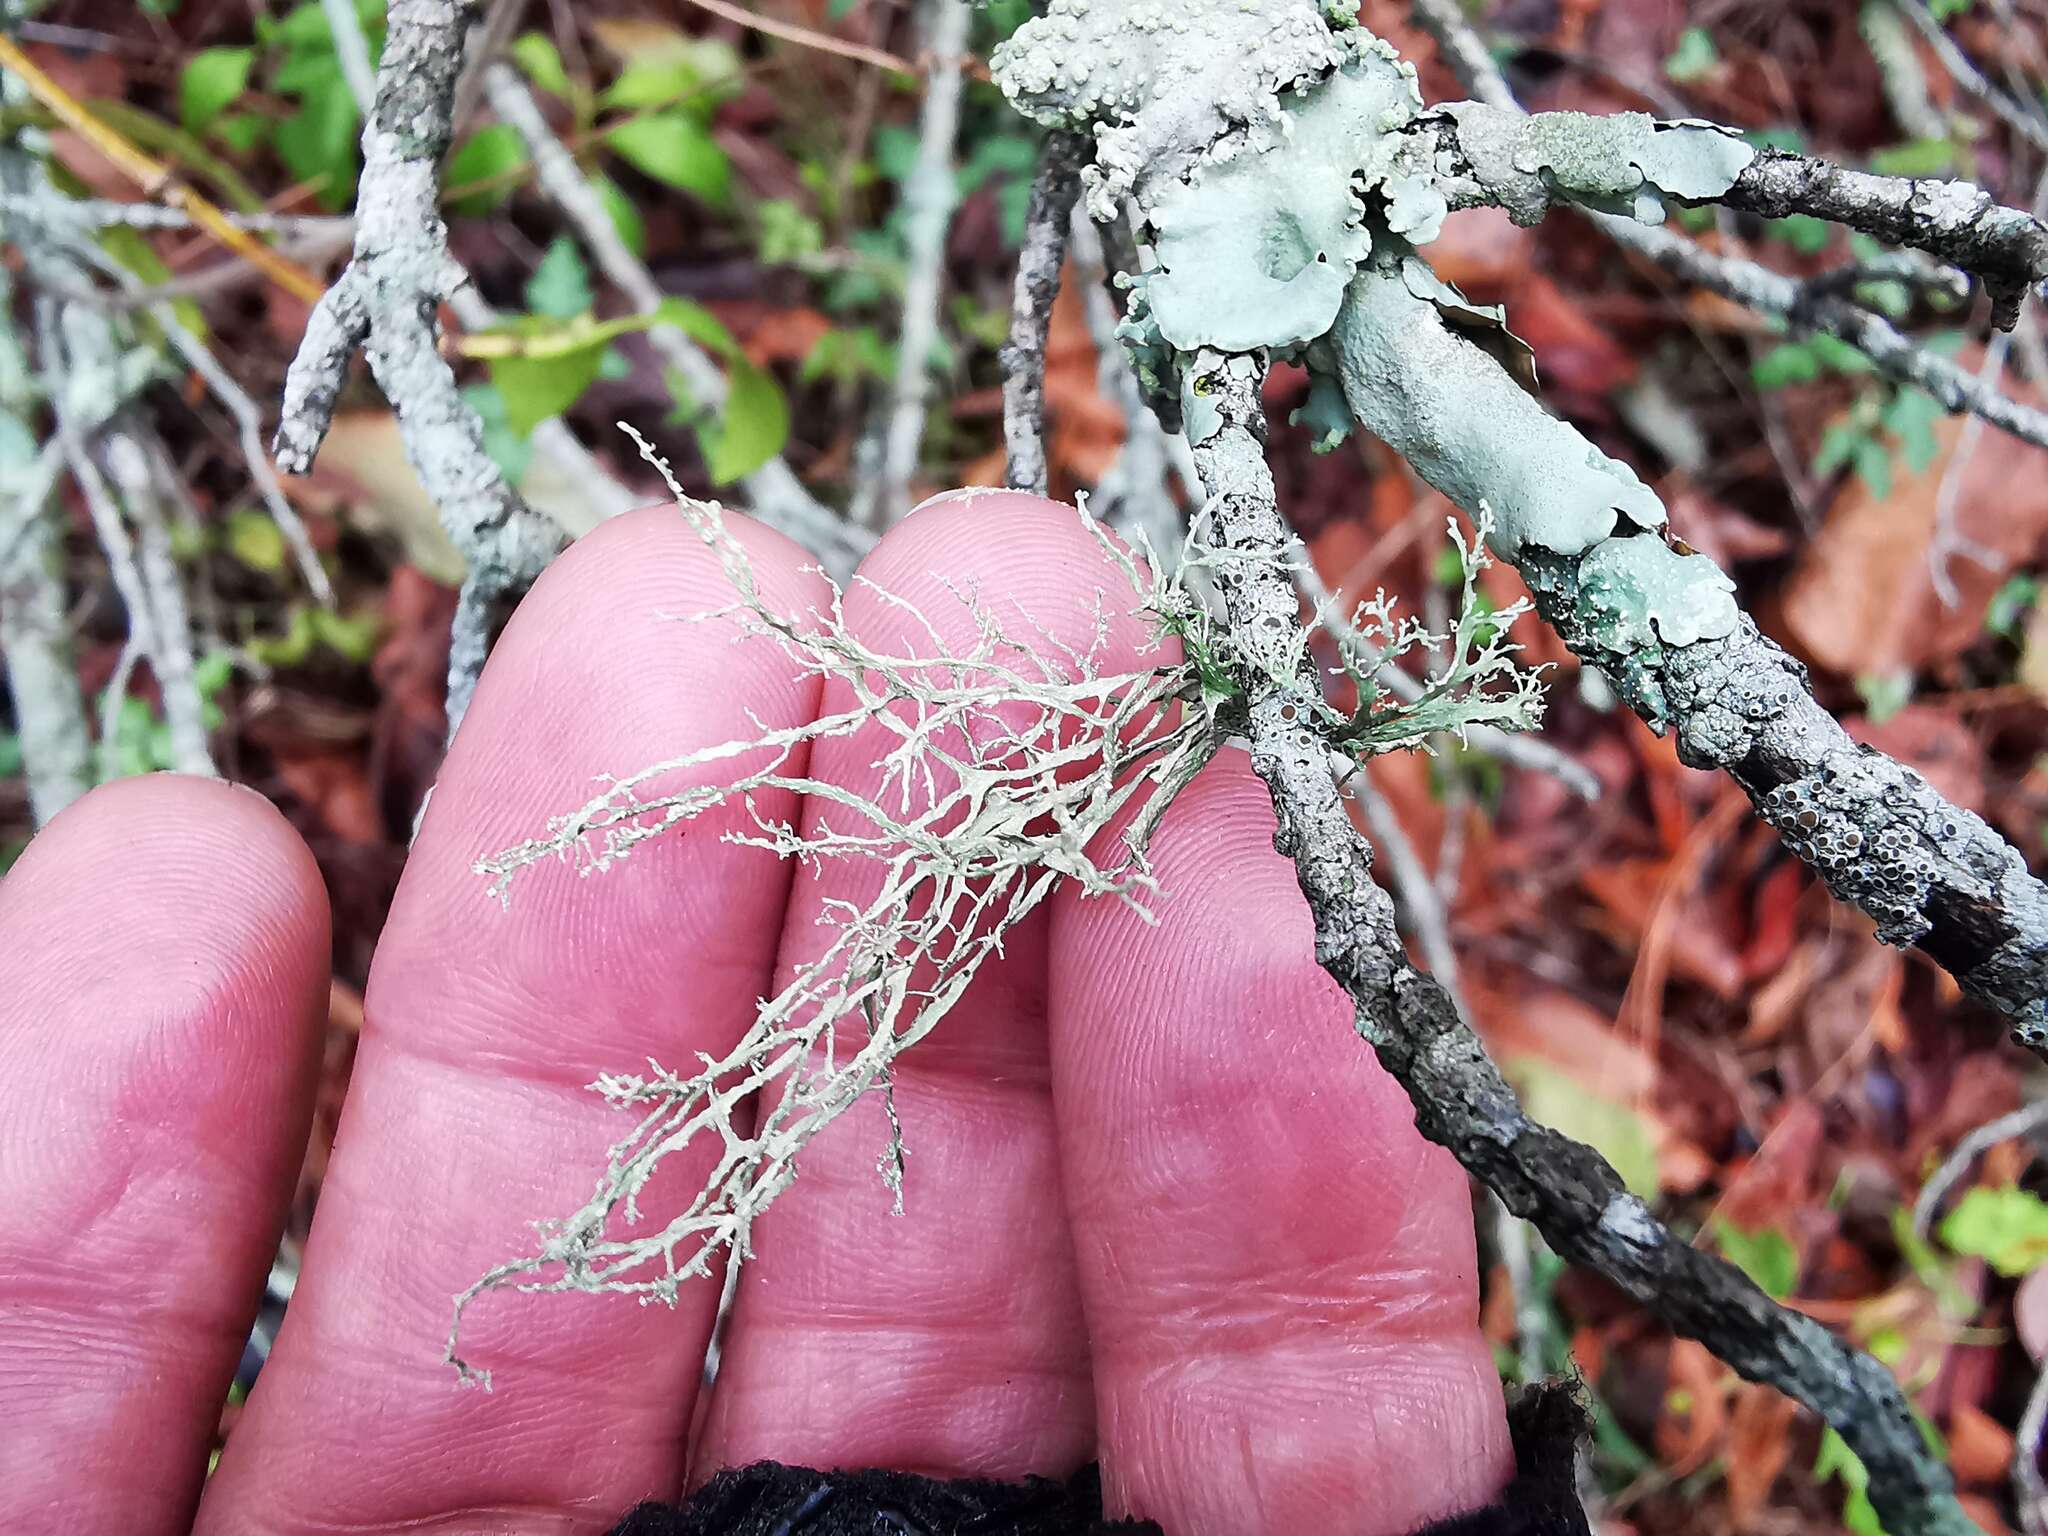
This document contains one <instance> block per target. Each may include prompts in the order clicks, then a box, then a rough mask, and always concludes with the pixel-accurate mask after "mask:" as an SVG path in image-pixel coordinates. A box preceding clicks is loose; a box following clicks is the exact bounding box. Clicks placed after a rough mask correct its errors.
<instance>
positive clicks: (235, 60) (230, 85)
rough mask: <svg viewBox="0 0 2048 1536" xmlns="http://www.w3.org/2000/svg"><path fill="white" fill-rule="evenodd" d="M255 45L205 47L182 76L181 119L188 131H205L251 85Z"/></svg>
mask: <svg viewBox="0 0 2048 1536" xmlns="http://www.w3.org/2000/svg"><path fill="white" fill-rule="evenodd" d="M255 64H256V50H255V49H254V48H202V49H201V50H200V51H199V52H198V53H195V54H193V55H192V58H191V59H190V61H189V62H188V63H187V64H186V65H185V68H184V70H183V71H182V72H181V73H180V74H179V76H178V121H180V122H181V123H183V124H184V125H185V131H186V132H188V133H204V132H205V131H206V130H207V128H208V127H209V126H211V125H212V123H213V120H214V119H215V118H217V117H219V116H220V114H221V113H222V112H223V111H225V110H226V109H227V106H228V104H229V103H230V102H232V101H233V100H234V99H235V98H236V97H238V96H240V95H241V94H242V92H243V91H245V90H247V89H248V88H249V71H250V70H251V69H253V68H254V67H255Z"/></svg>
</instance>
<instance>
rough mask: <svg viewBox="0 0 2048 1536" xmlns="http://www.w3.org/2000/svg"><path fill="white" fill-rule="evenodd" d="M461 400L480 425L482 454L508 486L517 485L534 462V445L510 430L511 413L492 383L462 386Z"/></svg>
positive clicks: (503, 398) (496, 387)
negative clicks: (488, 458)
mask: <svg viewBox="0 0 2048 1536" xmlns="http://www.w3.org/2000/svg"><path fill="white" fill-rule="evenodd" d="M462 398H463V400H464V401H466V402H467V403H468V405H469V408H470V409H471V410H473V411H475V412H476V416H477V420H478V421H480V422H482V423H483V427H484V452H485V453H486V454H488V455H489V456H490V459H491V462H492V463H494V464H496V465H497V466H498V472H499V473H500V474H502V475H503V476H504V477H505V480H506V482H507V483H508V484H511V485H517V484H519V482H520V481H522V480H524V479H525V478H526V470H527V466H528V465H530V464H531V463H532V462H533V444H532V443H530V442H528V441H527V440H526V438H525V437H524V436H523V435H521V434H520V433H517V432H514V431H513V430H512V420H511V412H510V411H509V410H508V409H507V408H506V405H505V397H504V395H502V394H501V393H499V391H498V386H497V385H495V384H467V385H464V386H463V390H462Z"/></svg>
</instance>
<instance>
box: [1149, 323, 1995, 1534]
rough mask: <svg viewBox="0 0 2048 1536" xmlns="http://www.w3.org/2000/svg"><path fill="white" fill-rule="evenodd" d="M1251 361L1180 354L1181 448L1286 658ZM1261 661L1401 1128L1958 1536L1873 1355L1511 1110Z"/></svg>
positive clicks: (1304, 696)
mask: <svg viewBox="0 0 2048 1536" xmlns="http://www.w3.org/2000/svg"><path fill="white" fill-rule="evenodd" d="M1263 376H1264V366H1263V364H1261V363H1259V362H1256V361H1254V360H1253V359H1251V358H1248V357H1243V356H1233V357H1218V356H1216V355H1214V354H1209V355H1207V356H1205V357H1204V358H1202V359H1200V360H1198V361H1196V363H1195V364H1194V368H1193V370H1192V375H1191V378H1190V387H1191V389H1192V391H1194V392H1196V393H1197V394H1198V395H1199V396H1200V397H1201V398H1202V399H1203V400H1205V401H1206V402H1207V406H1208V409H1209V410H1210V411H1213V416H1212V417H1211V418H1210V419H1211V424H1212V425H1211V430H1210V431H1208V432H1207V434H1206V435H1205V436H1203V438H1202V439H1201V440H1200V441H1198V442H1197V443H1196V447H1195V453H1196V457H1197V460H1198V462H1199V463H1200V465H1201V469H1202V474H1203V478H1204V480H1205V482H1206V483H1207V485H1208V488H1209V492H1210V496H1211V498H1212V513H1213V516H1214V519H1215V526H1216V530H1217V535H1218V540H1219V545H1220V547H1221V548H1223V549H1226V550H1229V551H1232V552H1234V553H1235V554H1236V555H1238V556H1239V562H1238V563H1237V564H1236V566H1235V568H1234V569H1235V579H1233V580H1230V581H1228V582H1225V583H1223V591H1224V601H1225V604H1226V608H1227V611H1228V616H1229V628H1230V632H1231V634H1232V635H1233V637H1234V638H1235V639H1236V640H1237V642H1238V643H1239V644H1240V645H1242V646H1244V647H1245V648H1246V650H1247V652H1249V651H1250V650H1251V648H1252V647H1253V646H1255V645H1256V646H1260V647H1263V648H1264V651H1265V654H1266V655H1267V658H1268V660H1269V662H1270V663H1272V664H1273V665H1274V666H1276V667H1277V666H1279V665H1282V664H1284V662H1285V660H1286V658H1287V657H1289V656H1290V655H1292V654H1293V648H1294V641H1295V639H1296V637H1297V636H1298V635H1299V633H1300V620H1299V617H1298V610H1297V608H1296V603H1295V597H1294V590H1293V586H1292V583H1291V582H1289V581H1288V579H1287V575H1286V571H1285V568H1284V560H1285V549H1286V529H1285V526H1284V524H1283V523H1282V521H1281V518H1280V514H1279V511H1278V508H1277V506H1276V505H1275V501H1274V493H1273V482H1272V476H1271V472H1270V471H1269V470H1268V468H1267V466H1266V460H1265V445H1264V437H1265V426H1264V411H1263V407H1262V406H1261V404H1260V399H1259V384H1260V382H1261V380H1262V379H1263ZM1225 569H1226V570H1228V569H1231V568H1230V567H1226V568H1225ZM1255 637H1256V638H1255ZM1273 676H1274V673H1273V672H1272V671H1271V670H1262V671H1261V672H1260V673H1258V674H1257V675H1254V674H1252V673H1247V674H1246V675H1245V681H1246V684H1247V686H1248V687H1253V688H1257V689H1258V690H1259V691H1258V692H1257V693H1256V694H1254V696H1253V700H1252V703H1251V705H1250V708H1249V710H1248V712H1247V717H1246V720H1245V729H1246V732H1247V735H1248V737H1249V739H1250V743H1251V749H1252V762H1253V766H1254V767H1255V768H1256V769H1257V770H1258V773H1259V776H1260V777H1261V778H1263V779H1264V780H1265V781H1266V784H1267V787H1268V789H1269V790H1270V791H1271V792H1272V796H1273V807H1274V812H1275V815H1276V817H1277V820H1278V824H1279V831H1278V834H1277V836H1276V838H1275V843H1276V846H1278V847H1279V849H1280V851H1281V852H1282V853H1284V854H1286V855H1287V856H1288V857H1289V858H1291V859H1292V860H1293V861H1294V867H1295V872H1296V875H1297V877H1298V878H1299V880H1300V883H1301V889H1302V894H1303V895H1304V896H1305V897H1306V898H1307V900H1308V905H1309V910H1310V913H1311V914H1312V916H1313V918H1314V921H1315V933H1316V958H1317V960H1318V961H1319V962H1320V963H1321V964H1322V965H1323V967H1324V969H1325V970H1327V971H1328V972H1329V973H1330V975H1331V976H1332V977H1333V978H1334V979H1335V980H1336V981H1337V982H1338V984H1339V985H1341V986H1342V987H1343V988H1344V990H1345V991H1346V993H1347V994H1349V996H1350V997H1351V999H1352V1002H1353V1004H1354V1006H1355V1007H1356V1009H1357V1018H1358V1028H1359V1032H1360V1033H1361V1034H1362V1035H1363V1036H1364V1037H1365V1038H1366V1040H1367V1041H1368V1042H1369V1043H1370V1044H1371V1045H1372V1047H1373V1049H1374V1051H1375V1052H1376V1053H1377V1055H1378V1056H1379V1059H1380V1061H1381V1063H1382V1064H1383V1065H1384V1066H1385V1067H1386V1068H1387V1070H1388V1071H1389V1072H1390V1073H1391V1074H1392V1075H1393V1076H1394V1077H1395V1079H1396V1080H1397V1081H1399V1082H1400V1084H1401V1086H1402V1087H1403V1088H1404V1089H1405V1090H1407V1093H1408V1096H1409V1098H1410V1100H1411V1101H1412V1103H1413V1104H1414V1106H1415V1117H1416V1125H1417V1128H1418V1129H1419V1130H1421V1132H1422V1134H1423V1135H1425V1136H1427V1137H1428V1138H1429V1139H1430V1140H1432V1141H1435V1142H1437V1143H1439V1144H1440V1145H1443V1146H1445V1147H1448V1148H1449V1149H1450V1150H1451V1151H1452V1152H1453V1153H1454V1154H1455V1155H1456V1156H1457V1158H1458V1160H1459V1161H1460V1162H1461V1163H1463V1164H1464V1165H1465V1167H1466V1168H1467V1169H1468V1170H1470V1171H1471V1172H1472V1173H1473V1174H1474V1175H1475V1176H1477V1177H1478V1178H1480V1179H1481V1180H1483V1181H1484V1182H1485V1183H1486V1184H1487V1185H1488V1186H1489V1187H1491V1188H1492V1189H1493V1190H1494V1191H1495V1192H1496V1193H1497V1194H1498V1195H1499V1196H1500V1197H1501V1200H1502V1202H1503V1203H1504V1204H1505V1205H1506V1206H1507V1207H1508V1209H1509V1210H1510V1211H1512V1212H1514V1213H1515V1214H1516V1215H1518V1216H1522V1217H1525V1218H1527V1219H1528V1220H1529V1221H1531V1222H1532V1223H1534V1224H1535V1226H1536V1228H1537V1230H1538V1231H1540V1232H1541V1233H1542V1234H1543V1236H1544V1239H1545V1241H1547V1242H1548V1243H1549V1244H1550V1245H1551V1246H1552V1247H1553V1248H1555V1249H1556V1250H1557V1251H1558V1252H1559V1253H1560V1254H1562V1255H1563V1256H1564V1257H1566V1258H1567V1259H1569V1260H1571V1261H1572V1262H1574V1263H1578V1264H1584V1265H1586V1266H1588V1267H1589V1268H1593V1269H1596V1270H1598V1271H1599V1272H1600V1273H1601V1274H1603V1275H1605V1276H1607V1278H1608V1279H1610V1280H1612V1281H1613V1282H1614V1283H1615V1284H1617V1285H1618V1286H1620V1287H1621V1288H1622V1289H1623V1290H1624V1291H1625V1292H1627V1293H1628V1294H1629V1295H1630V1296H1632V1297H1633V1298H1635V1300H1636V1301H1638V1302H1639V1303H1641V1304H1642V1305H1643V1306H1644V1307H1646V1308H1648V1309H1649V1310H1650V1311H1651V1312H1653V1313H1655V1314H1656V1315H1657V1316H1658V1317H1660V1318H1661V1319H1663V1320H1664V1321H1665V1322H1666V1323H1668V1324H1669V1325H1670V1326H1671V1327H1672V1328H1673V1329H1675V1330H1676V1331H1678V1332H1679V1333H1682V1334H1685V1335H1686V1336H1688V1337H1692V1338H1696V1339H1699V1340H1700V1341H1701V1342H1702V1343H1704V1344H1706V1345H1707V1347H1708V1348H1710V1349H1712V1350H1713V1351H1714V1352H1715V1354H1716V1355H1718V1356H1719V1357H1720V1358H1721V1359H1723V1360H1724V1361H1726V1362H1727V1363H1728V1364H1729V1365H1731V1366H1732V1367H1734V1368H1735V1369H1736V1370H1737V1371H1738V1372H1740V1373H1741V1374H1742V1375H1744V1376H1746V1377H1748V1378H1750V1379H1751V1380H1754V1381H1761V1382H1766V1383H1768V1384H1770V1385H1772V1386H1774V1387H1777V1388H1779V1389H1780V1390H1782V1391H1784V1392H1787V1393H1788V1394H1790V1395H1792V1396H1794V1397H1796V1398H1798V1399H1799V1400H1800V1401H1801V1402H1803V1403H1805V1404H1807V1406H1809V1407H1811V1408H1812V1409H1813V1410H1814V1411H1815V1412H1817V1413H1819V1414H1820V1415H1821V1417H1822V1418H1824V1419H1825V1420H1826V1421H1827V1422H1828V1423H1829V1424H1830V1425H1832V1426H1834V1428H1835V1429H1836V1430H1837V1431H1838V1432H1839V1433H1840V1434H1841V1435H1842V1437H1843V1439H1844V1440H1845V1441H1847V1442H1848V1444H1849V1446H1850V1448H1851V1449H1853V1450H1854V1451H1855V1452H1856V1453H1857V1455H1859V1456H1860V1457H1861V1458H1862V1460H1863V1463H1864V1465H1865V1467H1866V1468H1867V1469H1868V1470H1869V1473H1870V1484H1869V1493H1870V1498H1871V1501H1872V1503H1873V1504H1874V1505H1875V1506H1876V1508H1877V1509H1878V1511H1879V1513H1880V1515H1881V1516H1882V1517H1883V1518H1884V1520H1885V1523H1886V1527H1887V1529H1889V1530H1891V1531H1893V1532H1894V1533H1897V1536H1936V1533H1939V1536H1968V1533H1969V1532H1970V1531H1972V1530H1973V1529H1974V1527H1973V1526H1972V1524H1971V1522H1970V1521H1969V1519H1968V1517H1967V1516H1965V1515H1964V1514H1963V1512H1962V1510H1961V1508H1960V1506H1959V1505H1958V1504H1957V1503H1956V1500H1955V1495H1954V1492H1953V1485H1952V1483H1951V1481H1950V1479H1949V1476H1948V1473H1947V1470H1946V1469H1945V1468H1944V1467H1943V1466H1942V1465H1941V1463H1940V1461H1939V1460H1938V1459H1937V1458H1936V1457H1935V1456H1934V1455H1933V1454H1932V1452H1931V1451H1930V1450H1929V1449H1928V1447H1927V1444H1926V1442H1925V1441H1924V1440H1923V1439H1922V1437H1921V1435H1920V1431H1919V1428H1918V1426H1917V1425H1916V1424H1915V1423H1914V1421H1913V1418H1912V1415H1911V1413H1910V1412H1909V1410H1908V1408H1907V1405H1906V1401H1905V1398H1904V1395H1903V1394H1902V1393H1901V1392H1900V1390H1899V1386H1898V1383H1897V1382H1896V1381H1895V1380H1893V1378H1892V1375H1891V1373H1890V1372H1889V1371H1887V1370H1886V1369H1885V1368H1884V1366H1883V1365H1881V1364H1880V1363H1878V1362H1877V1361H1876V1360H1874V1359H1872V1358H1871V1357H1870V1356H1869V1355H1866V1354H1863V1353H1862V1352H1860V1351H1857V1350H1854V1349H1851V1348H1850V1347H1849V1346H1847V1345H1846V1344H1844V1343H1843V1342H1842V1341H1841V1340H1839V1339H1837V1338H1836V1337H1835V1336H1834V1335H1833V1334H1831V1333H1830V1332H1828V1330H1827V1329H1826V1328H1824V1327H1822V1326H1821V1325H1820V1324H1819V1323H1817V1322H1815V1321H1813V1320H1812V1319H1811V1318H1808V1317H1806V1316H1804V1315H1803V1314H1801V1313H1798V1312H1793V1311H1791V1310H1789V1309H1787V1308H1784V1307H1780V1306H1779V1305H1778V1304H1777V1303H1776V1302H1774V1301H1772V1300H1771V1299H1770V1297H1768V1296H1767V1295H1765V1294H1764V1293H1763V1291H1761V1290H1760V1289H1758V1288H1757V1286H1756V1285H1755V1284H1754V1283H1753V1282H1752V1281H1751V1280H1750V1279H1749V1278H1748V1277H1747V1276H1746V1275H1744V1274H1743V1273H1742V1272H1741V1271H1740V1270H1737V1269H1736V1268H1734V1267H1733V1266H1732V1265H1730V1264H1728V1263H1726V1262H1724V1261H1723V1260H1721V1259H1718V1258H1715V1257H1713V1256H1711V1255H1709V1254H1706V1253H1704V1252H1702V1251H1700V1250H1699V1249H1696V1248H1694V1247H1693V1246H1691V1245H1690V1244H1688V1243H1685V1242H1681V1241H1679V1240H1678V1239H1677V1238H1675V1237H1673V1236H1672V1234H1671V1233H1670V1232H1669V1231H1668V1230H1667V1229H1666V1228H1665V1227H1664V1226H1663V1225H1662V1224H1661V1223H1660V1222H1658V1221H1657V1219H1656V1218H1655V1217H1654V1216H1652V1215H1651V1214H1650V1211H1649V1210H1648V1208H1647V1207H1646V1206H1645V1205H1644V1204H1643V1203H1642V1201H1640V1200H1639V1199H1637V1198H1636V1197H1635V1196H1634V1195H1632V1194H1630V1193H1629V1192H1628V1190H1627V1189H1626V1187H1625V1186H1624V1185H1623V1184H1622V1182H1621V1178H1620V1176H1619V1175H1618V1174H1616V1173H1615V1171H1614V1169H1613V1168H1612V1167H1610V1166H1609V1165H1608V1163H1607V1162H1606V1160H1605V1159H1604V1158H1602V1157H1601V1156H1600V1155H1599V1154H1598V1153H1597V1152H1595V1151H1593V1150H1592V1149H1591V1148H1589V1147H1586V1146H1582V1145H1580V1144H1579V1143H1577V1142H1574V1141H1572V1140H1571V1139H1570V1138H1569V1137H1565V1136H1561V1135H1559V1134H1558V1133H1557V1132H1556V1131H1553V1130H1550V1129H1548V1128H1547V1127H1544V1126H1540V1125H1536V1124H1535V1123H1533V1122H1532V1121H1530V1120H1529V1118H1528V1117H1527V1116H1526V1115H1525V1114H1524V1113H1523V1112H1522V1108H1521V1105H1520V1104H1519V1103H1518V1102H1517V1101H1516V1098H1515V1095H1514V1092H1513V1090H1512V1089H1511V1088H1509V1087H1508V1085H1507V1083H1506V1082H1505V1081H1504V1080H1503V1079H1502V1077H1501V1075H1500V1072H1499V1070H1498V1069H1497V1068H1496V1067H1495V1066H1494V1064H1493V1062H1492V1061H1491V1060H1490V1059H1489V1058H1488V1057H1487V1055H1486V1051H1485V1048H1484V1047H1483V1046H1482V1045H1481V1044H1480V1043H1479V1040H1478V1038H1477V1037H1476V1036H1475V1035H1473V1033H1472V1032H1471V1030H1470V1029H1469V1028H1467V1027H1466V1025H1465V1024H1464V1023H1463V1022H1462V1021H1461V1020H1460V1019H1459V1017H1458V1013H1457V1010H1456V1008H1455V1007H1454V1006H1453V1004H1452V1002H1451V999H1450V998H1449V996H1448V995H1447V994H1446V993H1445V992H1444V990H1443V988H1442V987H1440V986H1439V985H1438V984H1437V983H1436V982H1435V981H1434V980H1433V979H1432V978H1431V977H1429V976H1428V975H1426V974H1424V973H1422V972H1420V971H1418V970H1416V969H1415V968H1414V967H1413V966H1412V965H1410V964H1409V962H1408V961H1407V959H1406V957H1405V955H1404V953H1403V951H1402V948H1401V943H1400V938H1399V935H1398V933H1397V932H1396V929H1395V923H1394V913H1393V906H1392V903H1391V901H1390V900H1389V899H1388V897H1387V895H1386V893H1385V892H1384V891H1383V890H1382V889H1381V888H1380V887H1379V886H1378V884H1376V883H1375V882H1374V880H1373V878H1372V859H1371V850H1370V848H1369V847H1368V845H1367V844H1366V842H1365V840H1364V839H1363V838H1362V837H1361V836H1360V835H1359V834H1358V832H1357V830H1356V828H1355V827H1354V826H1353V824H1352V821H1351V818H1350V815H1349V814H1348V812H1347V811H1346V809H1345V807H1344V804H1343V801H1342V799H1341V797H1340V795H1339V793H1338V790H1337V788H1336V785H1335V783H1334V781H1333V780H1332V778H1331V776H1330V773H1329V769H1328V766H1327V760H1326V758H1325V757H1324V743H1323V741H1322V739H1321V738H1320V737H1319V735H1318V734H1317V733H1316V732H1315V731H1314V730H1313V729H1312V728H1311V726H1310V721H1311V719H1312V713H1311V708H1312V705H1313V704H1314V703H1316V702H1318V701H1319V695H1318V694H1316V693H1315V692H1314V690H1315V689H1316V686H1317V685H1316V682H1315V679H1314V677H1313V675H1312V674H1309V675H1303V676H1302V677H1301V678H1300V679H1299V681H1298V682H1297V683H1295V684H1294V685H1292V686H1277V685H1274V684H1272V682H1271V681H1270V680H1271V678H1272V677H1273Z"/></svg>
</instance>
